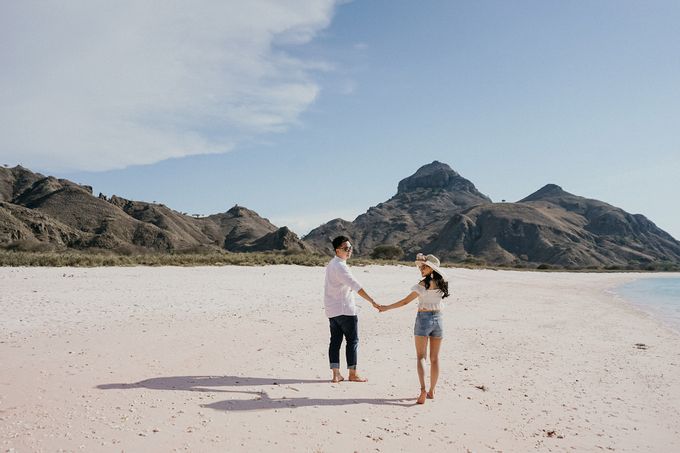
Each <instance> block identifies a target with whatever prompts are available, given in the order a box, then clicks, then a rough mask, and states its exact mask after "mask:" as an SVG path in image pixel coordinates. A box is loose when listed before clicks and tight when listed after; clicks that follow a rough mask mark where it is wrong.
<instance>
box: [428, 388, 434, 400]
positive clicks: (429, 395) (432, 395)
mask: <svg viewBox="0 0 680 453" xmlns="http://www.w3.org/2000/svg"><path fill="white" fill-rule="evenodd" d="M427 399H428V400H433V399H434V390H430V391H429V392H427Z"/></svg>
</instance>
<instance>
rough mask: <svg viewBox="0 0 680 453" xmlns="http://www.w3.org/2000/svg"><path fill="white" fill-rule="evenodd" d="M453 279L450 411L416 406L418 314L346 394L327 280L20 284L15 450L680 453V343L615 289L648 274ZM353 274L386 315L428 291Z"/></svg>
mask: <svg viewBox="0 0 680 453" xmlns="http://www.w3.org/2000/svg"><path fill="white" fill-rule="evenodd" d="M350 265H351V263H350ZM447 270H448V271H449V276H450V277H451V281H452V283H451V290H452V296H451V298H449V299H450V300H449V299H446V300H447V301H448V302H447V304H448V306H447V307H446V309H445V312H444V316H445V340H444V343H443V346H442V353H441V358H440V360H441V366H442V374H441V377H440V383H439V385H438V392H437V399H436V400H434V401H428V402H427V403H426V404H425V405H424V406H416V405H415V398H416V396H417V389H418V384H417V376H416V372H415V353H414V348H413V344H412V342H413V337H412V328H413V319H414V317H415V307H414V306H413V305H412V304H411V305H408V306H406V307H404V308H402V309H399V310H393V311H391V312H387V313H382V314H380V313H377V312H375V311H373V310H372V309H371V308H370V307H369V306H368V305H367V304H365V305H364V306H362V308H361V313H360V352H359V366H360V371H361V373H362V374H365V375H366V376H367V377H368V379H369V382H368V383H366V384H353V383H347V382H344V383H340V384H331V383H330V382H329V380H330V371H329V370H328V368H327V367H328V364H327V358H326V352H327V342H328V338H327V337H328V332H327V330H328V326H327V319H325V317H324V315H323V308H322V306H321V293H322V289H323V285H322V282H323V271H324V269H323V268H321V267H302V266H290V265H275V266H254V267H242V266H225V267H189V268H184V267H136V268H0V285H1V286H2V287H3V289H4V288H8V289H9V290H8V291H6V292H5V291H3V292H2V294H0V303H1V304H2V305H1V307H2V309H3V310H4V311H5V316H3V318H2V320H0V327H2V329H0V332H1V333H0V357H2V363H3V367H4V368H5V369H6V372H3V375H2V376H0V388H3V389H5V391H3V392H2V393H1V394H0V398H1V399H0V445H1V446H2V447H3V449H10V448H15V449H17V450H18V451H24V450H28V451H34V450H41V449H43V450H54V449H60V448H61V449H66V450H80V449H81V445H83V446H84V448H85V450H88V451H92V450H97V451H120V450H133V451H134V450H145V451H169V450H175V449H178V450H207V451H224V450H225V449H228V450H230V451H252V450H258V449H264V448H279V449H283V450H286V451H310V450H316V451H324V452H333V451H355V450H358V451H367V450H372V451H373V450H375V449H380V450H381V451H413V450H417V449H420V448H423V447H431V448H437V449H448V450H454V451H461V450H462V451H465V449H470V450H472V451H490V450H503V451H545V450H546V449H553V450H560V451H561V450H570V449H575V450H577V451H592V450H598V449H605V450H606V449H608V448H611V449H614V450H616V451H630V452H638V451H650V452H652V451H659V450H661V451H663V450H666V451H669V450H673V449H679V448H680V434H679V432H678V431H679V429H678V428H677V426H680V410H679V409H678V408H680V335H678V334H676V333H674V332H671V331H669V330H667V329H659V324H658V323H657V322H656V321H655V320H654V319H652V318H651V317H649V316H647V315H645V314H643V313H642V312H640V311H639V310H638V309H636V308H634V307H633V306H632V305H629V304H628V302H627V301H625V300H624V299H622V298H620V297H617V296H616V295H615V294H613V293H608V292H607V291H608V290H610V289H612V288H615V287H616V286H618V285H620V284H622V283H625V282H627V281H632V280H634V279H635V278H637V274H634V273H629V274H622V273H607V274H604V273H569V272H554V271H553V272H524V271H519V272H518V271H512V270H507V271H495V270H471V269H461V268H448V269H447ZM353 272H354V275H355V276H356V277H357V279H358V280H359V281H360V282H362V283H363V284H364V285H365V287H366V288H367V290H368V291H369V293H370V294H371V295H372V296H374V298H375V299H376V300H377V301H378V303H391V302H393V301H395V300H398V299H399V298H401V297H403V296H404V295H405V293H407V292H408V289H409V288H410V286H411V285H412V284H413V281H414V280H417V279H418V276H417V272H416V271H415V269H414V268H413V267H409V266H375V265H369V266H365V267H358V266H357V267H353ZM662 275H668V274H662ZM358 303H359V304H361V301H358ZM637 344H644V345H645V346H646V349H641V348H639V347H637V346H636V345H637ZM343 363H344V358H343ZM343 366H344V365H343ZM343 371H344V370H343ZM480 387H483V389H481V388H480ZM263 426H266V427H267V429H266V430H262V429H261V428H262V427H263Z"/></svg>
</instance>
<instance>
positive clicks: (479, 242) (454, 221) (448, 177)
mask: <svg viewBox="0 0 680 453" xmlns="http://www.w3.org/2000/svg"><path fill="white" fill-rule="evenodd" d="M337 234H345V235H347V236H349V237H350V238H352V240H353V241H354V242H355V244H356V252H357V255H359V256H361V255H369V254H370V253H371V252H372V250H373V249H374V248H375V247H376V246H377V245H394V246H398V247H400V248H401V249H403V251H404V252H405V256H406V257H407V258H412V257H413V256H414V255H415V253H417V252H419V251H422V252H425V253H433V254H435V255H437V256H439V257H440V258H441V259H444V260H446V261H453V262H460V261H466V260H475V261H477V260H480V261H483V262H486V263H489V264H500V265H532V264H534V265H535V264H549V265H555V266H560V267H568V268H583V267H591V266H592V267H606V266H630V265H634V266H645V265H646V264H651V263H674V264H680V242H678V241H677V240H675V239H674V238H673V237H671V236H670V235H669V234H668V233H666V232H665V231H663V230H661V229H660V228H658V227H657V226H656V225H654V223H652V222H651V221H650V220H649V219H647V218H646V217H644V216H643V215H640V214H629V213H627V212H625V211H624V210H622V209H620V208H617V207H614V206H611V205H609V204H607V203H604V202H602V201H598V200H592V199H588V198H583V197H579V196H576V195H573V194H570V193H568V192H565V191H564V190H562V188H560V187H559V186H557V185H554V184H548V185H546V186H545V187H543V188H542V189H540V190H538V191H537V192H535V193H533V194H531V195H529V196H528V197H526V198H524V199H522V200H520V201H518V202H516V203H493V202H491V200H490V199H489V198H488V197H486V196H485V195H483V194H481V193H480V192H479V191H478V190H477V189H476V188H475V186H474V185H473V184H472V183H471V182H470V181H468V180H466V179H465V178H463V177H461V176H460V175H458V174H457V173H456V172H454V171H453V170H452V169H451V168H450V167H449V166H448V165H446V164H443V163H440V162H436V161H435V162H433V163H431V164H428V165H425V166H424V167H422V168H420V169H419V170H418V171H417V172H416V173H415V174H413V175H412V176H410V177H408V178H406V179H404V180H402V181H401V182H400V183H399V185H398V188H397V194H396V195H395V196H394V197H392V198H391V199H390V200H388V201H387V202H385V203H381V204H379V205H378V206H375V207H372V208H370V209H369V210H368V211H367V212H366V213H365V214H362V215H360V216H359V217H357V218H356V219H355V220H354V221H352V222H349V221H346V220H342V219H335V220H333V221H331V222H328V223H326V224H324V225H321V226H320V227H318V228H316V229H314V230H312V231H311V232H310V233H309V234H308V235H307V236H306V237H305V238H304V240H305V241H307V242H309V243H311V244H313V245H314V246H315V247H316V248H318V249H319V250H323V251H324V252H326V253H329V254H330V253H332V251H331V250H330V248H331V247H330V246H329V241H330V239H331V238H332V237H334V236H336V235H337Z"/></svg>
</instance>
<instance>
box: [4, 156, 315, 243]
mask: <svg viewBox="0 0 680 453" xmlns="http://www.w3.org/2000/svg"><path fill="white" fill-rule="evenodd" d="M17 244H20V245H22V246H26V245H27V244H28V245H31V244H43V245H52V246H54V247H57V248H64V247H66V248H76V249H85V248H100V249H107V250H114V251H118V252H126V253H129V252H143V251H156V252H163V251H165V252H169V251H182V250H194V251H198V250H210V249H214V250H217V249H225V250H229V251H267V250H291V251H303V250H304V251H313V248H312V247H310V246H309V245H308V244H305V243H304V242H302V241H301V240H300V239H299V238H298V237H297V236H296V235H295V234H294V233H292V232H291V231H290V230H288V229H287V228H285V227H283V228H278V227H276V226H275V225H273V224H271V223H270V222H269V221H268V220H267V219H264V218H262V217H260V216H259V215H258V214H257V213H255V212H254V211H251V210H249V209H246V208H244V207H240V206H235V207H233V208H232V209H230V210H228V211H227V212H225V213H221V214H215V215H212V216H209V217H204V218H193V217H190V216H188V215H185V214H182V213H180V212H177V211H174V210H172V209H170V208H168V207H166V206H164V205H162V204H156V203H147V202H143V201H132V200H127V199H125V198H121V197H118V196H115V195H114V196H112V197H111V198H107V197H105V196H103V195H100V196H98V197H95V196H93V195H92V188H91V187H89V186H81V185H78V184H76V183H73V182H71V181H68V180H65V179H57V178H53V177H51V176H47V177H46V176H43V175H41V174H39V173H33V172H31V171H30V170H28V169H26V168H23V167H20V166H18V167H14V168H0V245H4V246H10V247H11V246H13V245H17Z"/></svg>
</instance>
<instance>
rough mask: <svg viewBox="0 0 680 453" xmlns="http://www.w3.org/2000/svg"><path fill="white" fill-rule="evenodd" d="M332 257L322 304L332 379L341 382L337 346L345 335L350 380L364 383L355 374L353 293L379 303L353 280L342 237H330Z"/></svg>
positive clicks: (348, 252)
mask: <svg viewBox="0 0 680 453" xmlns="http://www.w3.org/2000/svg"><path fill="white" fill-rule="evenodd" d="M333 249H335V257H334V258H333V259H332V260H331V261H330V262H329V263H328V266H326V282H325V286H324V306H325V308H326V316H328V321H329V323H330V328H331V341H330V345H329V347H328V359H329V360H330V364H331V370H332V371H333V379H332V382H340V381H344V380H345V378H344V377H343V376H342V374H340V346H341V345H342V338H343V336H344V337H345V340H346V341H347V344H346V346H345V353H346V357H347V369H348V370H349V380H350V381H353V382H366V380H367V379H365V378H363V377H361V376H359V375H358V374H357V349H358V347H359V332H358V317H357V307H356V304H355V302H354V293H355V292H356V293H357V294H359V295H360V296H361V297H363V298H364V299H366V300H367V301H369V302H370V303H371V304H372V305H373V307H374V308H376V309H377V308H378V307H379V305H378V304H377V303H376V302H375V301H374V300H373V298H372V297H371V296H369V295H368V294H367V293H366V291H364V289H363V288H362V287H361V284H360V283H359V282H358V281H356V279H355V278H354V276H352V272H350V270H349V266H347V259H348V258H349V257H350V256H352V244H350V242H349V239H348V238H347V237H345V236H338V237H336V238H335V239H333Z"/></svg>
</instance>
